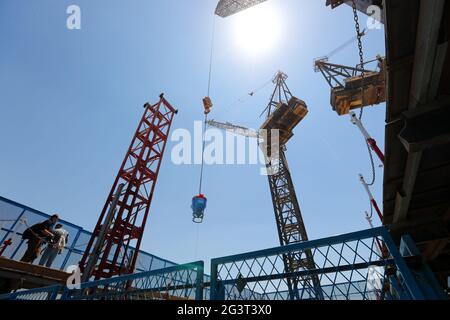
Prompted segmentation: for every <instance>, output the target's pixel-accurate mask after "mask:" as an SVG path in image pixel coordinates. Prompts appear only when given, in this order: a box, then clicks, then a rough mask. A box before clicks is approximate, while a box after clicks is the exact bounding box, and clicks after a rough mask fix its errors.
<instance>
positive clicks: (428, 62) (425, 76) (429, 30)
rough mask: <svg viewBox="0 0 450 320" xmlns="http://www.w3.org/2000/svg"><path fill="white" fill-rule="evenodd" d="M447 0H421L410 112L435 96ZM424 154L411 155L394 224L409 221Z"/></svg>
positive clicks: (396, 206)
mask: <svg viewBox="0 0 450 320" xmlns="http://www.w3.org/2000/svg"><path fill="white" fill-rule="evenodd" d="M444 4H445V0H436V1H426V0H422V1H421V6H420V17H419V24H418V29H417V40H416V50H415V58H414V59H415V60H414V70H413V75H412V81H411V89H410V101H409V109H410V110H412V109H415V108H419V107H420V106H422V105H424V104H427V103H428V102H429V101H430V100H433V99H435V97H430V95H429V92H430V88H433V87H434V86H436V84H434V83H433V81H437V80H439V79H440V77H437V76H436V75H435V74H436V72H434V71H435V70H434V66H435V60H436V54H437V44H438V35H439V30H440V26H441V21H442V16H443V10H444ZM422 154H423V151H419V152H416V153H410V154H408V159H407V163H406V170H405V174H404V180H403V186H402V190H398V191H397V196H396V204H395V209H394V223H397V222H400V221H402V220H404V219H406V217H407V215H408V211H409V206H410V202H411V198H412V194H413V191H414V186H415V182H416V178H417V174H418V170H419V167H420V162H421V159H422Z"/></svg>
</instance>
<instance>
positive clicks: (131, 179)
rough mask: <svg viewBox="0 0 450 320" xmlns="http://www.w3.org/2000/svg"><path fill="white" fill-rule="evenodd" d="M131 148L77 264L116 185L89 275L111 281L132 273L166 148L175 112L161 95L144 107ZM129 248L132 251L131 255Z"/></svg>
mask: <svg viewBox="0 0 450 320" xmlns="http://www.w3.org/2000/svg"><path fill="white" fill-rule="evenodd" d="M144 108H145V112H144V115H143V116H142V119H141V121H140V122H139V125H138V128H137V130H136V133H135V135H134V137H133V139H132V142H131V145H130V147H129V149H128V152H127V154H126V156H125V159H124V161H123V163H122V166H121V168H120V170H119V173H118V175H117V177H116V180H115V181H114V184H113V186H112V188H111V191H110V193H109V196H108V198H107V200H106V203H105V205H104V207H103V210H102V212H101V215H100V218H99V220H98V222H97V225H96V227H95V229H94V232H93V234H92V236H91V239H90V241H89V244H88V246H87V248H86V251H85V252H84V255H83V258H82V259H81V261H80V267H81V269H82V271H83V270H84V268H85V267H86V263H87V260H88V257H89V256H90V255H91V253H92V250H93V248H94V243H95V239H96V238H97V237H98V236H99V233H100V231H101V229H102V226H103V224H104V223H105V219H106V215H107V212H108V209H109V207H110V206H111V204H112V201H113V195H114V192H115V191H116V190H117V187H118V185H119V184H124V192H122V194H121V195H120V199H119V200H118V201H117V210H116V213H115V215H114V218H113V221H112V223H111V228H110V229H109V230H108V231H107V234H106V236H105V241H104V243H103V245H102V246H101V253H100V255H99V259H98V260H97V262H96V263H95V268H94V270H93V271H92V274H91V275H92V276H94V278H95V279H102V278H110V277H113V276H116V275H124V274H131V273H133V272H134V269H135V265H136V258H137V255H138V252H139V248H140V244H141V240H142V235H143V232H144V227H145V224H146V222H147V218H148V214H149V210H150V205H151V201H152V198H153V193H154V190H155V185H156V181H157V178H158V174H159V170H160V167H161V162H162V158H163V155H164V151H165V148H166V143H167V139H168V136H169V132H170V128H171V124H172V120H173V118H174V116H175V114H176V113H177V110H175V109H174V108H173V107H172V106H171V105H170V103H169V102H168V101H167V100H166V99H165V98H164V96H163V95H162V94H161V96H160V101H159V102H158V103H156V104H155V105H150V104H146V105H145V106H144ZM131 246H133V247H134V248H135V250H134V253H133V251H132V250H131Z"/></svg>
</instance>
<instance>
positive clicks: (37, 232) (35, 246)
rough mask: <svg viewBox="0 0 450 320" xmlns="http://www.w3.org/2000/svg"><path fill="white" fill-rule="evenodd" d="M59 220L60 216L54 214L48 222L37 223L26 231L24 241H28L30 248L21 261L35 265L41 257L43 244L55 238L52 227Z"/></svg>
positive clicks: (23, 236)
mask: <svg viewBox="0 0 450 320" xmlns="http://www.w3.org/2000/svg"><path fill="white" fill-rule="evenodd" d="M58 220H59V216H58V215H57V214H54V215H52V216H51V217H50V218H49V219H48V220H45V221H43V222H40V223H36V224H34V225H32V226H31V227H29V228H28V229H26V230H25V231H24V233H23V235H22V239H24V240H28V242H27V244H28V248H27V250H26V251H25V254H24V255H23V257H22V259H20V261H22V262H28V263H33V261H34V260H35V259H36V258H37V257H38V255H39V250H40V247H41V245H42V243H43V242H44V241H51V240H52V239H53V238H54V235H53V233H52V227H53V225H54V224H55V223H56V222H57V221H58Z"/></svg>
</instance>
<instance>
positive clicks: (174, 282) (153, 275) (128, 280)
mask: <svg viewBox="0 0 450 320" xmlns="http://www.w3.org/2000/svg"><path fill="white" fill-rule="evenodd" d="M203 277H204V264H203V261H199V262H194V263H189V264H185V265H177V266H173V267H168V268H165V269H159V270H153V271H147V272H141V273H136V274H132V275H126V276H120V277H114V278H111V279H104V280H98V281H92V282H87V283H82V284H80V286H79V287H78V288H71V289H69V288H68V287H66V286H63V285H55V286H51V287H44V288H37V289H32V290H27V291H18V292H14V293H10V294H5V295H0V300H202V299H203V297H204V296H203Z"/></svg>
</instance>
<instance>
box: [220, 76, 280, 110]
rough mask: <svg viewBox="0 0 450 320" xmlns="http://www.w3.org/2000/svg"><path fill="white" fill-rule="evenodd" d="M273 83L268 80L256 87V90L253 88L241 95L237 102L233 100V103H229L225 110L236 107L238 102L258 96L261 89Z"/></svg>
mask: <svg viewBox="0 0 450 320" xmlns="http://www.w3.org/2000/svg"><path fill="white" fill-rule="evenodd" d="M271 83H272V80H268V81H267V82H266V83H264V84H262V85H261V86H259V87H257V88H256V89H254V90H252V91H250V92H247V93H246V94H244V95H243V96H242V97H240V98H239V99H237V100H236V101H235V102H233V103H232V104H231V105H229V106H228V107H227V108H226V109H225V110H228V109H231V108H232V107H234V106H235V105H237V104H238V103H245V102H247V100H248V99H250V98H253V97H254V96H256V94H257V93H259V92H260V91H261V90H263V89H265V88H266V87H267V86H268V85H269V84H271Z"/></svg>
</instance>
